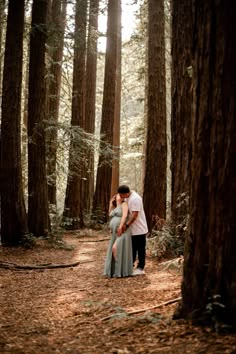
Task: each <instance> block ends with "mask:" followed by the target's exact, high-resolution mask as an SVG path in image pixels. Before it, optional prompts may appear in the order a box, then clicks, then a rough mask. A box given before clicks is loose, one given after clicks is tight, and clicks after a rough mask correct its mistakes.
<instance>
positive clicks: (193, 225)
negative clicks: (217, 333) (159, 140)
mask: <svg viewBox="0 0 236 354" xmlns="http://www.w3.org/2000/svg"><path fill="white" fill-rule="evenodd" d="M234 8H235V2H234V1H233V0H226V1H223V0H221V1H218V0H214V1H206V0H198V1H194V2H193V18H194V27H193V28H194V36H193V112H192V124H193V129H192V161H191V166H192V170H191V189H190V228H189V235H188V238H187V241H186V249H185V263H184V279H183V284H182V298H183V301H182V304H181V306H180V314H181V315H182V316H184V317H197V318H198V319H199V318H200V317H202V315H203V314H205V315H206V314H208V315H209V316H210V318H211V319H213V320H214V319H217V318H218V320H223V321H227V322H231V323H233V324H236V286H235V284H236V252H235V249H236V237H235V234H236V208H235V195H236V161H235V156H236V139H235V136H236V101H235V97H236V67H235V62H236V47H235V43H236V22H235V16H234V11H232V9H234Z"/></svg>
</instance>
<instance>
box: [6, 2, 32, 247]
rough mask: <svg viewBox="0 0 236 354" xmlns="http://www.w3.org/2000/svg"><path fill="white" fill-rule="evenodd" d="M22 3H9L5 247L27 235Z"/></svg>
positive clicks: (18, 241) (14, 243)
mask: <svg viewBox="0 0 236 354" xmlns="http://www.w3.org/2000/svg"><path fill="white" fill-rule="evenodd" d="M23 33H24V0H18V1H14V0H9V2H8V19H7V33H6V46H5V58H4V72H3V100H2V121H1V224H2V225H1V236H2V243H3V244H4V245H6V246H15V245H18V244H19V243H20V241H21V240H22V236H23V235H24V234H25V233H26V232H28V226H27V216H26V211H25V204H24V196H23V188H22V170H21V130H20V122H21V86H22V59H23Z"/></svg>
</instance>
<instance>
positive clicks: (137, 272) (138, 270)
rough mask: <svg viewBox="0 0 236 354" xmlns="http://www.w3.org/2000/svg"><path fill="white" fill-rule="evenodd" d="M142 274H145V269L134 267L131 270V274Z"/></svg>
mask: <svg viewBox="0 0 236 354" xmlns="http://www.w3.org/2000/svg"><path fill="white" fill-rule="evenodd" d="M144 274H145V270H144V269H141V268H136V269H134V271H133V275H144Z"/></svg>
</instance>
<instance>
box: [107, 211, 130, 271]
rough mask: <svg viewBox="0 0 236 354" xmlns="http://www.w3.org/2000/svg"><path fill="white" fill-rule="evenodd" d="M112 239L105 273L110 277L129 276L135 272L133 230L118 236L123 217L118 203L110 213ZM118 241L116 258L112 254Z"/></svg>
mask: <svg viewBox="0 0 236 354" xmlns="http://www.w3.org/2000/svg"><path fill="white" fill-rule="evenodd" d="M110 217H111V220H110V229H111V232H112V235H111V240H110V242H109V245H108V250H107V255H106V261H105V266H104V273H103V275H106V276H107V277H110V278H121V277H128V276H131V275H132V274H133V258H132V241H131V231H130V229H127V230H126V231H125V232H124V233H123V234H122V235H121V236H117V229H118V227H119V225H120V220H121V217H122V207H121V205H118V206H117V207H116V208H115V209H114V210H112V211H111V213H110ZM115 241H117V243H116V250H117V251H116V253H117V255H116V260H114V257H113V255H112V247H113V245H114V243H115Z"/></svg>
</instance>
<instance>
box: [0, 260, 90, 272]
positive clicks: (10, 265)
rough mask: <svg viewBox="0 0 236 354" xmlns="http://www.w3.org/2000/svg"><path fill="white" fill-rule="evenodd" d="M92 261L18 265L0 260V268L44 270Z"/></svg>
mask: <svg viewBox="0 0 236 354" xmlns="http://www.w3.org/2000/svg"><path fill="white" fill-rule="evenodd" d="M89 262H93V261H83V262H81V261H77V262H74V263H68V264H45V265H38V266H37V265H18V264H15V263H8V262H0V268H5V269H11V270H15V269H16V270H17V269H24V270H25V269H27V270H38V269H40V270H44V269H54V268H69V267H76V266H78V265H79V264H82V263H89Z"/></svg>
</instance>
